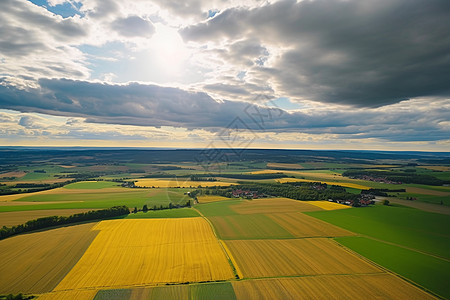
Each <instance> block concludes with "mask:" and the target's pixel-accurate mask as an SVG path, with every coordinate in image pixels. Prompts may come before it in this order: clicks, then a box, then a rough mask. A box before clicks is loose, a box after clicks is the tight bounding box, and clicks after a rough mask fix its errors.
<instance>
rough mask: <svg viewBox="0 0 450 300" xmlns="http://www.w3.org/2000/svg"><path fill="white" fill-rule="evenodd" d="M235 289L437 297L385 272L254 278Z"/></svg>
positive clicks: (242, 293)
mask: <svg viewBox="0 0 450 300" xmlns="http://www.w3.org/2000/svg"><path fill="white" fill-rule="evenodd" d="M233 288H234V291H235V293H236V298H237V299H238V300H240V299H242V300H246V299H250V300H252V299H255V300H264V299H267V300H274V299H276V300H286V299H287V300H289V299H292V300H297V299H323V300H327V299H360V300H366V299H424V300H425V299H436V298H434V297H432V296H431V295H429V294H427V293H425V292H423V291H422V290H420V289H418V288H417V287H415V286H413V285H411V284H408V283H406V282H405V281H403V280H401V279H399V278H398V277H396V276H393V275H391V274H386V273H377V274H364V275H326V276H309V277H294V278H270V279H252V280H244V281H236V282H233Z"/></svg>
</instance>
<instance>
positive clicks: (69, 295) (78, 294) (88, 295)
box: [38, 290, 98, 300]
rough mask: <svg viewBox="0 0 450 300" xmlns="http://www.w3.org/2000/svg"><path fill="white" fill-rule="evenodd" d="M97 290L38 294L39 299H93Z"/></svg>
mask: <svg viewBox="0 0 450 300" xmlns="http://www.w3.org/2000/svg"><path fill="white" fill-rule="evenodd" d="M97 292H98V291H97V290H70V291H59V292H51V293H46V294H43V295H41V296H39V298H38V299H39V300H55V299H58V300H73V299H77V300H93V299H95V295H96V294H97Z"/></svg>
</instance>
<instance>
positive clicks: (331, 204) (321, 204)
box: [305, 201, 350, 210]
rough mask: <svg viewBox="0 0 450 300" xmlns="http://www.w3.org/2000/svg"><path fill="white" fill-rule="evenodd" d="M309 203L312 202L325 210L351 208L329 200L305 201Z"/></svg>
mask: <svg viewBox="0 0 450 300" xmlns="http://www.w3.org/2000/svg"><path fill="white" fill-rule="evenodd" d="M305 202H306V203H308V204H312V205H314V206H317V207H320V208H322V209H324V210H335V209H346V208H350V206H348V205H344V204H339V203H336V202H329V201H305Z"/></svg>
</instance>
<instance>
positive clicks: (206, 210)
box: [195, 199, 242, 217]
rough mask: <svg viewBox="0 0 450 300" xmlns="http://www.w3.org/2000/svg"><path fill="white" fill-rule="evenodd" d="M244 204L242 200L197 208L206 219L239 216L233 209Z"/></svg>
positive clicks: (213, 203)
mask: <svg viewBox="0 0 450 300" xmlns="http://www.w3.org/2000/svg"><path fill="white" fill-rule="evenodd" d="M240 203H242V200H237V199H233V200H228V201H219V202H211V203H204V204H200V205H197V206H196V207H195V208H196V209H197V210H198V211H200V212H201V213H202V214H204V215H205V216H206V217H214V216H229V215H237V214H238V213H237V212H236V211H234V210H233V209H232V208H231V207H233V206H234V205H236V204H240Z"/></svg>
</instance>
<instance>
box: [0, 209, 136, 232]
mask: <svg viewBox="0 0 450 300" xmlns="http://www.w3.org/2000/svg"><path fill="white" fill-rule="evenodd" d="M129 213H130V210H129V209H128V207H126V206H125V205H122V206H114V207H111V208H107V209H101V210H92V211H88V212H85V213H78V214H74V215H70V216H68V217H63V216H51V217H43V218H38V219H35V220H31V221H28V222H26V223H25V224H20V225H17V226H13V227H6V226H3V228H0V240H1V239H4V238H7V237H10V236H12V235H15V234H19V233H23V232H29V231H33V230H37V229H43V228H48V227H52V226H57V225H66V224H71V223H78V222H84V221H91V220H103V219H107V218H111V217H117V216H123V215H127V214H129Z"/></svg>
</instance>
